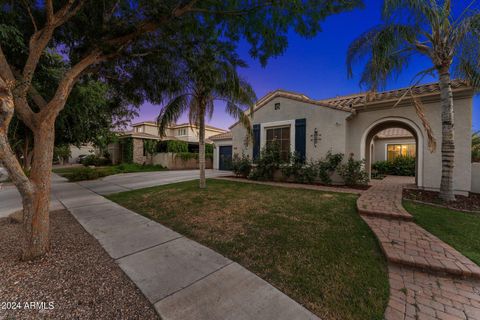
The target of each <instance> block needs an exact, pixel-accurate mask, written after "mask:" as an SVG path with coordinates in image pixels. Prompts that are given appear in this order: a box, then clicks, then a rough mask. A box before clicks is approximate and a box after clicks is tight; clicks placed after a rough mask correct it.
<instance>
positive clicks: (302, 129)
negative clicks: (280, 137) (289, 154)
mask: <svg viewBox="0 0 480 320" xmlns="http://www.w3.org/2000/svg"><path fill="white" fill-rule="evenodd" d="M306 151H307V119H297V120H295V152H296V153H297V155H298V156H299V158H300V160H301V161H302V162H305V155H306Z"/></svg>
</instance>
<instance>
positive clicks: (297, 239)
mask: <svg viewBox="0 0 480 320" xmlns="http://www.w3.org/2000/svg"><path fill="white" fill-rule="evenodd" d="M207 185H208V187H207V189H206V190H199V189H198V181H190V182H182V183H178V184H172V185H167V186H160V187H154V188H148V189H142V190H135V191H131V192H125V193H119V194H115V195H111V196H109V197H108V198H110V199H111V200H113V201H115V202H117V203H119V204H121V205H122V206H124V207H127V208H129V209H132V210H134V211H136V212H138V213H141V214H143V215H145V216H148V217H150V218H152V219H154V220H157V221H158V222H160V223H162V224H164V225H166V226H168V227H170V228H172V229H173V230H175V231H177V232H179V233H181V234H183V235H185V236H187V237H189V238H191V239H194V240H196V241H198V242H200V243H202V244H204V245H206V246H208V247H210V248H212V249H214V250H216V251H218V252H220V253H222V254H223V255H225V256H226V257H228V258H230V259H232V260H234V261H236V262H238V263H240V264H241V265H243V266H245V267H246V268H248V269H249V270H251V271H253V272H254V273H256V274H257V275H259V276H260V277H262V278H263V279H265V280H267V281H268V282H270V283H272V284H273V285H274V286H276V287H277V288H279V289H280V290H281V291H283V292H285V293H286V294H287V295H289V296H290V297H292V298H293V299H295V300H296V301H298V302H300V303H301V304H303V305H304V306H305V307H307V308H308V309H310V310H311V311H313V312H314V313H316V314H317V315H318V316H320V317H321V318H322V319H324V320H328V319H368V320H371V319H382V318H383V313H384V311H385V308H386V305H387V302H388V293H389V289H388V277H387V268H386V262H385V259H384V258H383V256H382V254H381V252H380V249H379V246H378V244H377V242H376V240H375V238H374V235H373V234H372V233H371V231H370V229H369V228H368V227H367V225H366V224H365V223H364V222H363V221H362V220H361V218H360V217H359V215H358V213H357V212H356V207H355V202H356V199H357V197H356V196H354V195H350V194H340V193H325V192H319V191H313V190H300V189H290V188H280V187H272V186H265V185H254V184H250V183H239V182H232V181H220V180H209V181H208V183H207Z"/></svg>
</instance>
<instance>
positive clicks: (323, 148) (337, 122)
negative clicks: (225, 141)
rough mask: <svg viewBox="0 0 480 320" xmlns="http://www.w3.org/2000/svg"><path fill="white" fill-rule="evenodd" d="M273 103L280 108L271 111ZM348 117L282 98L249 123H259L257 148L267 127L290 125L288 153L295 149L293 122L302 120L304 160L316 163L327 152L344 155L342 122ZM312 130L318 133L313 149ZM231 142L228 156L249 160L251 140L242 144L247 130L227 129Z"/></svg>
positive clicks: (256, 112)
mask: <svg viewBox="0 0 480 320" xmlns="http://www.w3.org/2000/svg"><path fill="white" fill-rule="evenodd" d="M276 103H280V109H279V110H275V109H274V106H275V104H276ZM349 115H350V113H348V112H344V111H340V110H336V109H332V108H327V107H322V106H318V105H312V104H308V103H304V102H299V101H294V100H290V99H286V98H282V97H277V98H275V99H273V100H271V101H270V102H269V103H267V104H266V105H264V106H263V107H261V108H259V109H258V110H257V111H255V113H254V115H253V119H252V124H260V125H261V131H260V141H261V145H263V144H264V143H265V136H266V133H265V130H266V128H268V127H272V126H273V127H274V126H279V125H291V132H290V141H291V151H292V152H293V151H294V150H295V120H296V119H306V140H307V141H306V155H305V156H306V158H307V160H318V159H320V158H322V157H324V156H325V155H326V153H327V152H328V151H329V150H331V151H332V152H333V153H338V152H340V153H345V145H346V128H345V124H346V123H345V119H346V118H347V117H348V116H349ZM315 128H316V129H317V130H318V133H319V134H320V139H319V141H318V143H317V146H316V147H315V146H314V143H313V141H312V135H313V133H314V130H315ZM231 131H232V135H233V139H232V144H233V150H232V153H233V154H234V155H235V154H238V155H242V153H243V154H245V155H248V156H250V157H252V151H253V146H252V143H251V141H249V143H248V145H247V144H246V143H245V142H246V137H247V131H246V129H245V128H244V127H243V126H242V125H241V124H237V125H235V126H234V127H232V128H231Z"/></svg>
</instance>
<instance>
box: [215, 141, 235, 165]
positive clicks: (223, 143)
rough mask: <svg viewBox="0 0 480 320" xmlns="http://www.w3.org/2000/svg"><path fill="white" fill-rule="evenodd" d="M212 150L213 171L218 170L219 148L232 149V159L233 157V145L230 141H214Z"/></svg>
mask: <svg viewBox="0 0 480 320" xmlns="http://www.w3.org/2000/svg"><path fill="white" fill-rule="evenodd" d="M213 144H214V149H213V169H214V170H219V169H220V147H232V157H233V143H232V140H231V139H230V140H223V141H215V142H214V143H213Z"/></svg>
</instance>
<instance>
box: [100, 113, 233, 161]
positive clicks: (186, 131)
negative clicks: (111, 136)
mask: <svg viewBox="0 0 480 320" xmlns="http://www.w3.org/2000/svg"><path fill="white" fill-rule="evenodd" d="M225 132H226V130H223V129H220V128H215V127H212V126H209V125H207V126H206V128H205V142H206V143H212V141H211V140H210V139H209V138H210V137H212V136H214V135H218V134H221V133H225ZM125 138H132V139H133V162H135V163H139V164H143V163H145V162H147V155H146V154H145V151H144V148H143V145H144V141H145V140H156V141H160V140H179V141H185V142H187V143H188V144H189V149H190V150H191V151H193V152H195V151H198V127H197V126H195V125H190V124H189V123H182V124H174V125H171V126H169V127H168V128H167V130H166V132H165V136H163V137H161V136H160V134H159V132H158V125H157V124H156V122H153V121H144V122H140V123H135V124H133V125H132V130H131V131H128V132H124V133H122V134H121V135H120V137H119V140H120V141H119V142H117V143H113V144H110V145H109V146H108V152H109V153H110V155H111V157H112V161H113V163H119V162H121V161H122V160H121V155H122V150H121V146H122V143H121V140H122V139H125Z"/></svg>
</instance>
